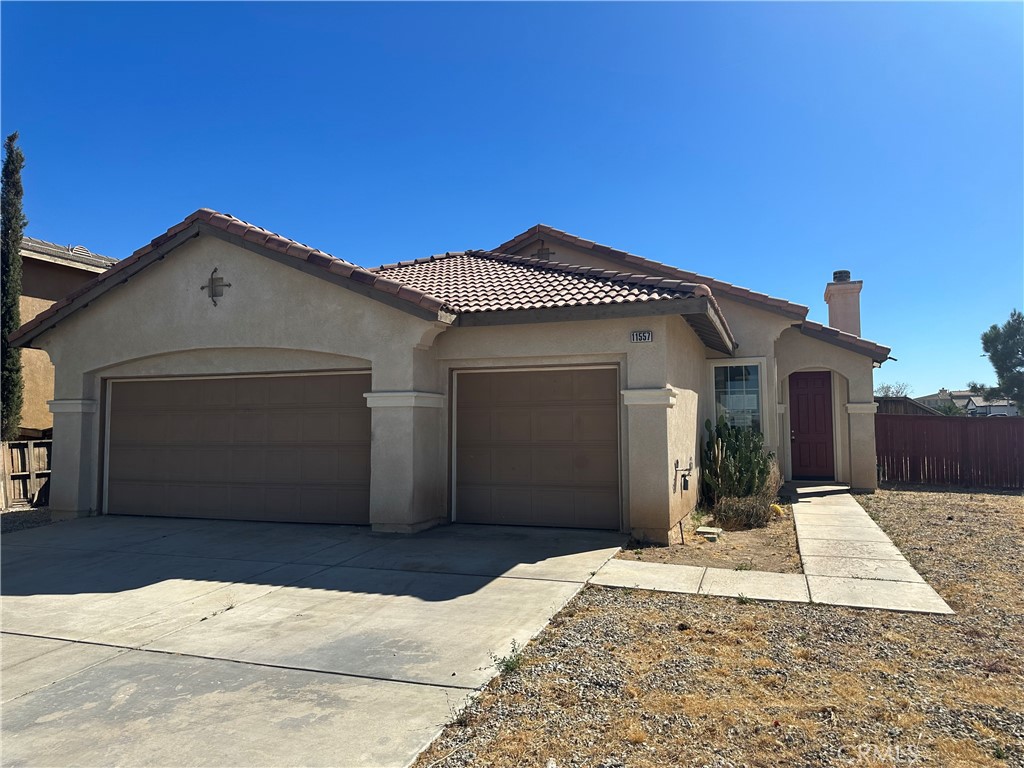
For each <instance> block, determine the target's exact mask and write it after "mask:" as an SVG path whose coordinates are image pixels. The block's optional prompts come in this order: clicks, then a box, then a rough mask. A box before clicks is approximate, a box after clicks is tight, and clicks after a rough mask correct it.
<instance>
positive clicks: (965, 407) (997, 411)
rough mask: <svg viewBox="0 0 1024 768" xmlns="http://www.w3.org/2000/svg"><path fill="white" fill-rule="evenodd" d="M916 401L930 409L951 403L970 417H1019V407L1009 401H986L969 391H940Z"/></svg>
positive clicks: (918, 398)
mask: <svg viewBox="0 0 1024 768" xmlns="http://www.w3.org/2000/svg"><path fill="white" fill-rule="evenodd" d="M914 400H915V401H916V402H918V403H920V404H921V405H925V406H927V407H929V408H936V409H941V408H942V407H943V406H948V405H949V404H950V403H952V404H953V405H955V406H956V407H957V408H959V409H960V410H961V411H963V412H964V413H965V414H967V415H968V416H1019V415H1020V411H1019V410H1018V408H1017V406H1016V405H1014V404H1013V402H1011V401H1010V400H1007V399H1001V400H1000V399H997V400H986V399H985V398H984V397H983V396H982V395H976V394H974V393H973V392H971V390H969V389H954V390H949V389H940V390H939V391H938V392H935V393H933V394H931V395H924V396H923V397H915V398H914Z"/></svg>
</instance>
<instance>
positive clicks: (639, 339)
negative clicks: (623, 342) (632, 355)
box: [629, 331, 654, 344]
mask: <svg viewBox="0 0 1024 768" xmlns="http://www.w3.org/2000/svg"><path fill="white" fill-rule="evenodd" d="M629 340H630V341H631V342H633V343H634V344H644V343H646V342H648V341H654V331H630V334H629Z"/></svg>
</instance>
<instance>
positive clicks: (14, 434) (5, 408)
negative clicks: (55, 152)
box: [0, 131, 28, 440]
mask: <svg viewBox="0 0 1024 768" xmlns="http://www.w3.org/2000/svg"><path fill="white" fill-rule="evenodd" d="M17 141H18V132H17V131H15V132H14V133H12V134H11V135H10V136H8V137H7V140H6V141H5V142H4V167H3V179H2V184H3V188H2V191H0V256H2V261H3V267H2V272H0V294H2V296H0V346H2V350H0V351H2V353H3V360H2V364H3V372H2V380H0V436H2V439H4V440H17V439H18V437H19V436H20V432H21V406H22V400H23V394H24V382H23V381H22V376H21V350H20V349H16V348H14V347H12V346H11V345H10V344H8V342H7V337H8V336H9V335H10V334H11V333H13V332H14V331H15V330H16V329H17V328H18V326H20V325H21V306H20V303H19V302H20V299H21V238H22V235H23V234H24V232H25V225H26V224H28V219H26V218H25V214H24V212H23V211H22V208H21V201H22V195H23V192H24V190H23V189H22V186H21V169H22V168H24V167H25V155H24V154H22V152H21V149H20V148H19V147H18V146H17Z"/></svg>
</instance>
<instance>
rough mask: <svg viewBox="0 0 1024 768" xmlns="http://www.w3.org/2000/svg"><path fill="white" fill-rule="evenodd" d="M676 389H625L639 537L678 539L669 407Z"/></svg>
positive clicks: (632, 519) (633, 519) (632, 515)
mask: <svg viewBox="0 0 1024 768" xmlns="http://www.w3.org/2000/svg"><path fill="white" fill-rule="evenodd" d="M676 396H677V393H676V390H675V389H673V388H672V387H661V388H658V389H624V390H622V402H623V404H625V406H626V422H627V425H628V426H627V439H628V441H629V450H628V454H629V530H630V533H631V534H632V535H633V537H634V538H635V539H638V540H640V541H656V542H660V543H668V542H669V541H670V540H671V541H678V536H673V535H672V534H673V531H672V530H670V526H671V525H672V510H671V506H672V473H673V468H672V467H670V466H669V457H668V445H669V430H668V425H669V409H671V408H674V407H675V404H676Z"/></svg>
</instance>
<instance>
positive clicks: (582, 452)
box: [572, 447, 619, 485]
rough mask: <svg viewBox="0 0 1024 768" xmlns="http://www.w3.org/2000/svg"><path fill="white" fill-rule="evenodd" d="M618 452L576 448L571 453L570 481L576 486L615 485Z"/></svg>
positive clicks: (608, 449) (607, 449) (617, 469)
mask: <svg viewBox="0 0 1024 768" xmlns="http://www.w3.org/2000/svg"><path fill="white" fill-rule="evenodd" d="M618 473H619V454H618V451H615V450H612V449H610V448H590V447H577V448H575V449H574V450H573V452H572V479H573V483H574V484H576V485H616V482H615V480H616V478H617V477H618Z"/></svg>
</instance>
